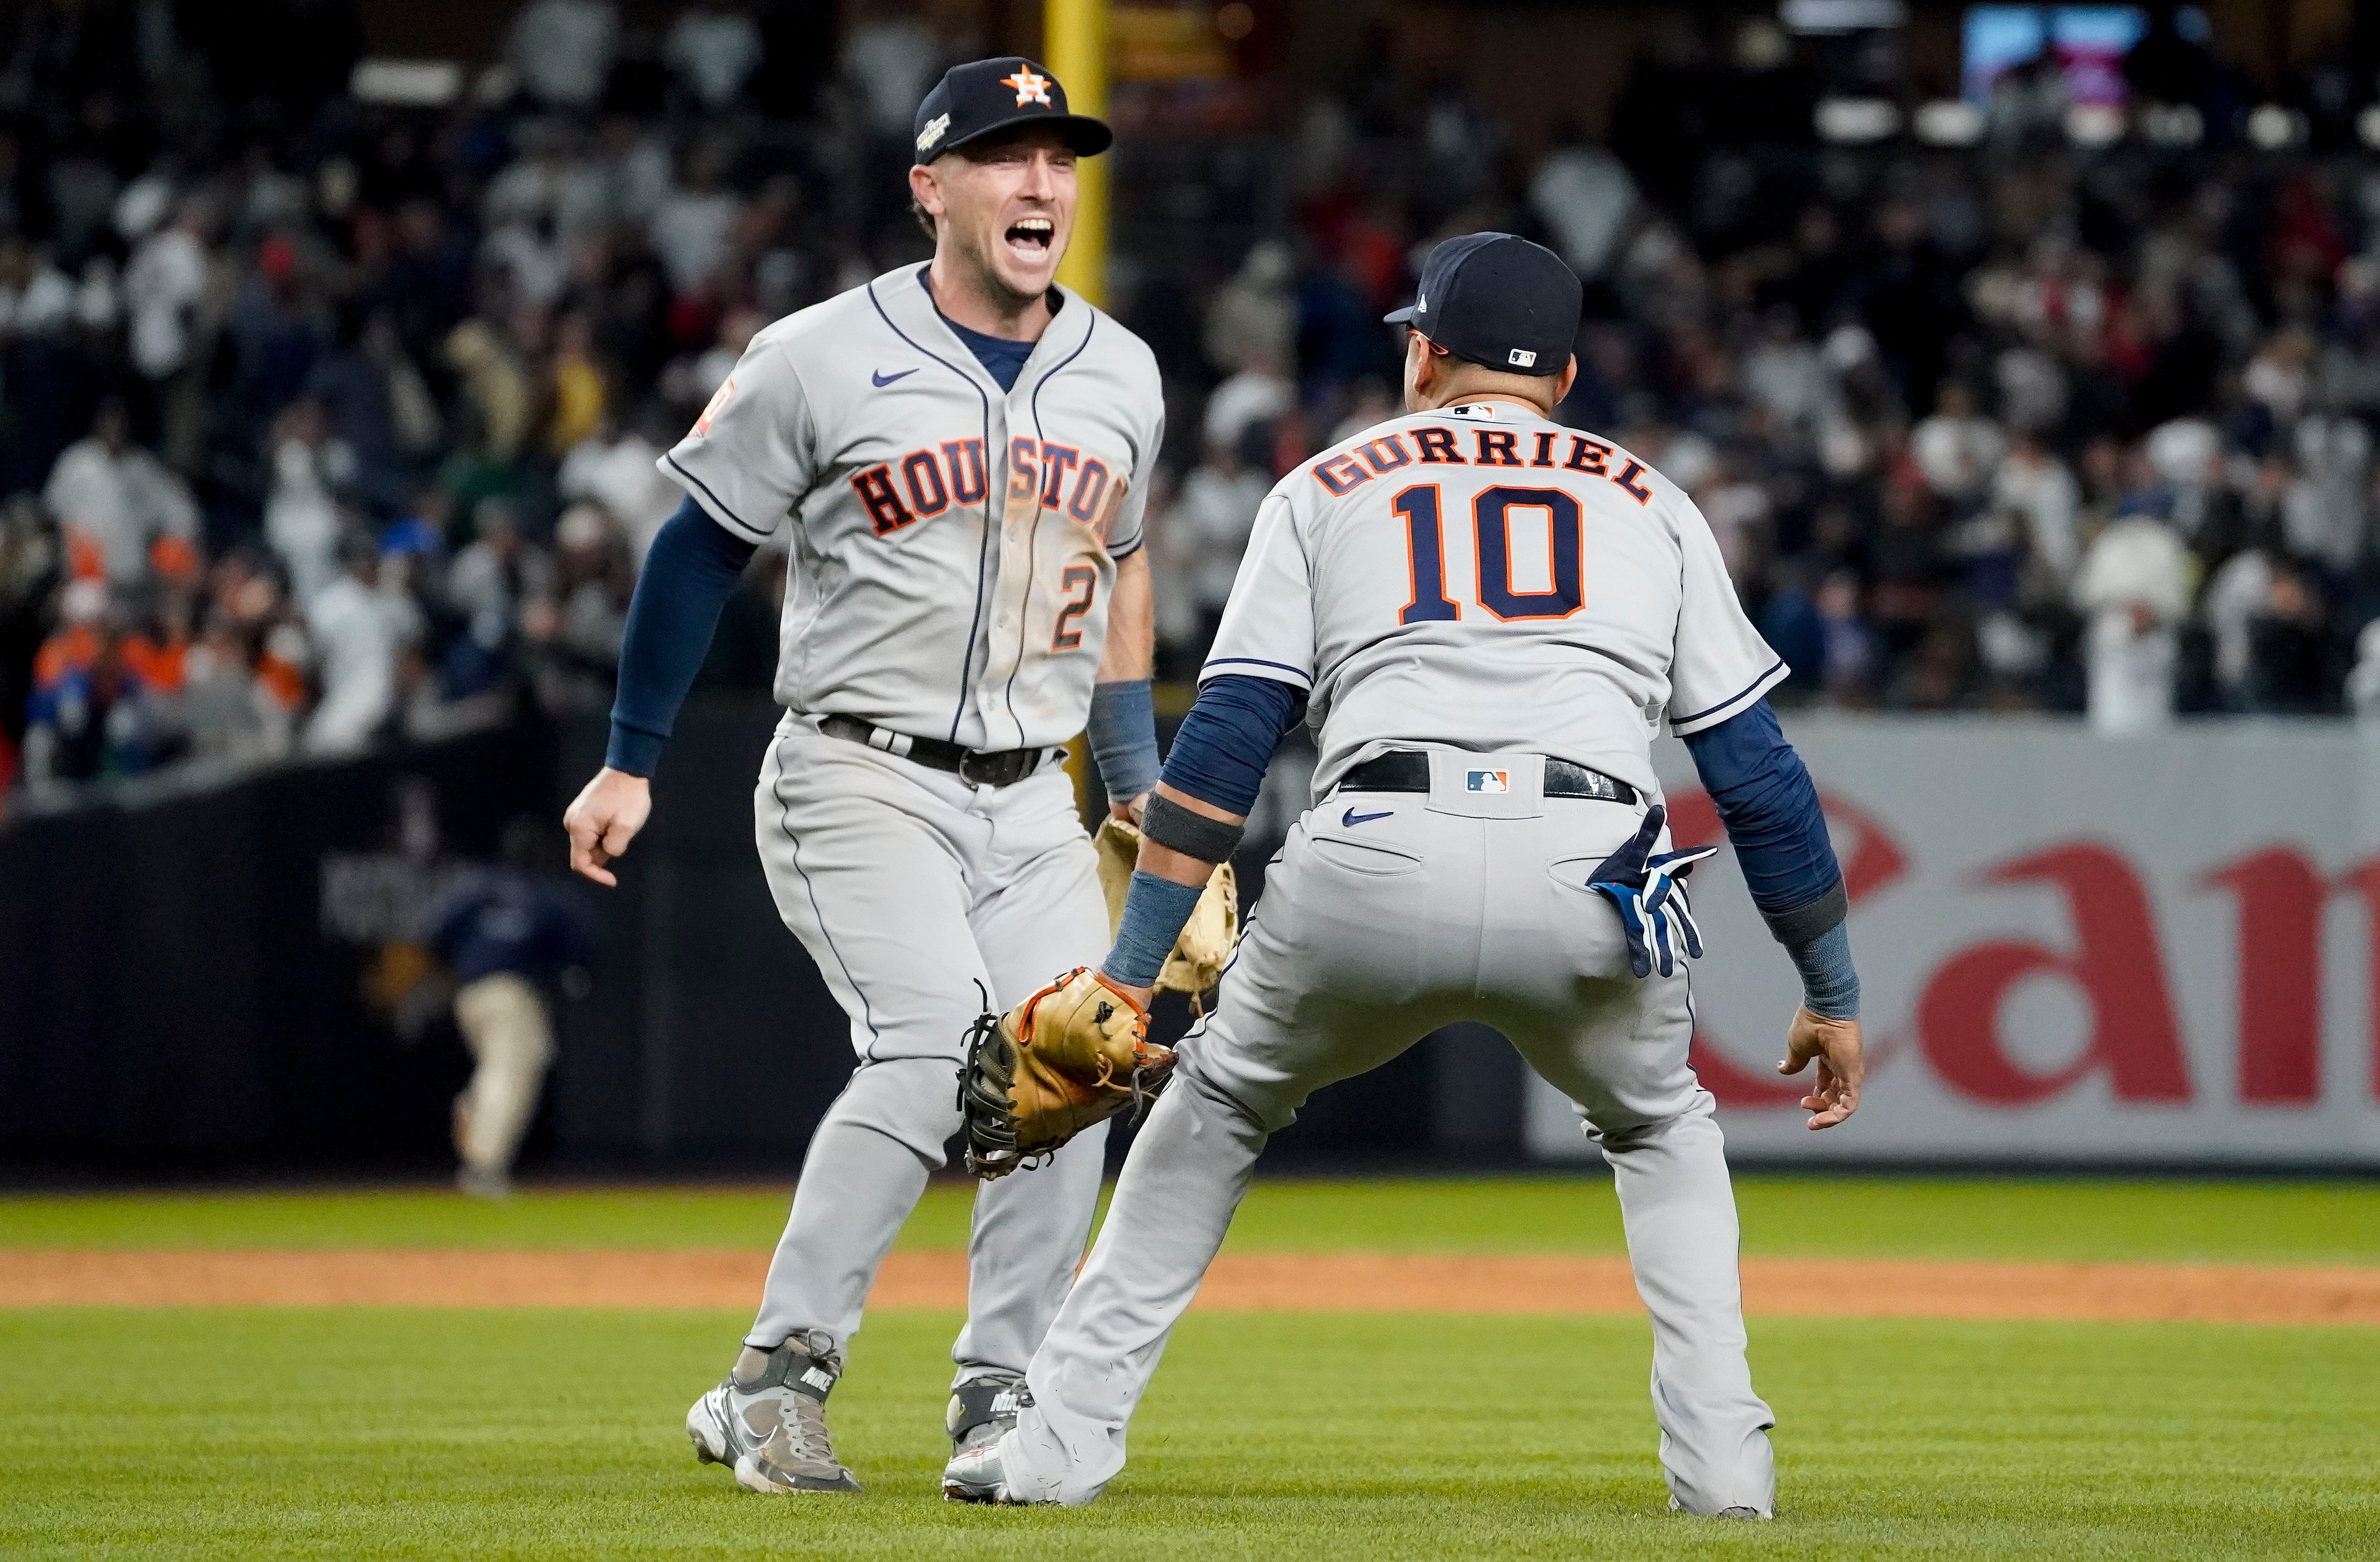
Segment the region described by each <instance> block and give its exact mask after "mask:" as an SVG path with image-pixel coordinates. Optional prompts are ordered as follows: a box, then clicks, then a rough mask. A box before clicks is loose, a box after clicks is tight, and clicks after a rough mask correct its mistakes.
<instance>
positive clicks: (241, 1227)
mask: <svg viewBox="0 0 2380 1562" xmlns="http://www.w3.org/2000/svg"><path fill="white" fill-rule="evenodd" d="M1737 1195H1738V1201H1739V1202H1740V1204H1741V1206H1742V1209H1743V1245H1744V1251H1747V1252H1753V1253H1771V1254H1779V1255H1787V1254H1806V1255H1811V1256H1837V1257H1913V1258H1979V1259H1994V1258H1997V1259H2031V1260H2059V1259H2070V1260H2116V1259H2129V1260H2142V1261H2163V1262H2180V1263H2187V1262H2206V1263H2380V1183H2372V1182H2338V1181H2303V1182H2291V1181H2202V1180H2186V1179H2175V1180H2155V1179H2112V1178H2109V1179H2088V1180H2072V1181H2068V1180H2055V1181H2052V1180H2029V1179H2022V1178H1888V1177H1818V1176H1779V1175H1760V1176H1747V1177H1743V1178H1739V1179H1738V1180H1737ZM786 1197H787V1193H786V1190H782V1189H770V1188H709V1187H694V1188H678V1187H657V1188H629V1189H583V1190H577V1189H558V1190H539V1189H531V1190H525V1191H523V1192H521V1193H520V1194H519V1195H517V1196H516V1197H515V1198H514V1199H512V1200H511V1201H509V1202H504V1203H501V1204H491V1203H485V1202H479V1201H475V1200H466V1199H463V1198H460V1197H458V1196H456V1195H455V1194H453V1193H451V1192H447V1191H444V1190H419V1189H364V1190H320V1191H306V1192H243V1193H183V1192H169V1193H105V1194H93V1195H73V1196H42V1195H18V1196H10V1197H0V1248H11V1247H15V1248H83V1247H95V1248H118V1249H135V1248H352V1247H376V1248H386V1247H398V1248H404V1247H436V1248H574V1247H575V1248H599V1247H607V1248H642V1249H686V1248H750V1249H759V1248H765V1247H767V1246H769V1245H770V1244H771V1242H773V1241H774V1240H775V1239H776V1237H777V1233H778V1231H779V1229H780V1228H781V1227H782V1226H783V1224H784V1216H785V1201H786ZM971 1197H972V1193H971V1190H969V1189H968V1188H966V1187H965V1186H964V1185H960V1184H953V1183H938V1184H936V1185H935V1186H934V1187H933V1188H931V1189H929V1190H928V1192H927V1195H926V1197H925V1199H924V1201H923V1202H920V1204H919V1205H918V1208H917V1214H916V1215H914V1216H913V1217H912V1218H911V1219H910V1222H909V1224H908V1226H907V1228H906V1229H905V1231H904V1232H903V1233H902V1238H901V1244H902V1245H903V1246H904V1247H909V1248H935V1249H943V1250H951V1249H957V1248H963V1247H965V1244H966V1225H967V1211H968V1208H969V1201H970V1199H971ZM1231 1245H1232V1247H1233V1249H1234V1250H1237V1251H1267V1250H1270V1251H1351V1250H1352V1251H1383V1252H1547V1253H1562V1252H1581V1253H1616V1252H1619V1251H1622V1245H1621V1232H1620V1212H1619V1207H1618V1205H1617V1204H1616V1203H1615V1202H1614V1201H1613V1198H1612V1193H1611V1185H1610V1182H1609V1179H1608V1178H1603V1177H1600V1176H1595V1175H1572V1176H1544V1177H1497V1178H1374V1179H1341V1178H1318V1179H1302V1178H1279V1179H1272V1180H1260V1181H1258V1182H1257V1186H1256V1188H1255V1189H1254V1190H1252V1191H1251V1192H1250V1193H1249V1195H1248V1198H1247V1202H1245V1204H1244V1205H1242V1207H1241V1210H1240V1214H1239V1218H1238V1220H1237V1222H1236V1223H1235V1224H1234V1226H1233V1231H1232V1238H1231Z"/></svg>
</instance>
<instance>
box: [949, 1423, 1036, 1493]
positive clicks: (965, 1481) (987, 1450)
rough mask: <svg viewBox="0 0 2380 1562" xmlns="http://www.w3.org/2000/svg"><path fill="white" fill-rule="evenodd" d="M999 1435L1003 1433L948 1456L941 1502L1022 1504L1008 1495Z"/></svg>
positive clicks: (995, 1434)
mask: <svg viewBox="0 0 2380 1562" xmlns="http://www.w3.org/2000/svg"><path fill="white" fill-rule="evenodd" d="M1001 1436H1002V1434H1000V1433H996V1432H995V1433H994V1434H992V1435H991V1437H990V1439H989V1440H987V1441H984V1442H979V1443H977V1444H976V1445H974V1446H972V1447H968V1448H963V1449H961V1450H960V1451H959V1452H957V1453H955V1454H953V1455H952V1456H951V1462H950V1463H949V1464H947V1465H945V1466H944V1467H943V1468H942V1500H943V1501H944V1502H977V1503H990V1504H993V1505H996V1506H998V1507H1021V1506H1023V1505H1022V1504H1020V1503H1018V1501H1017V1499H1016V1498H1015V1497H1014V1496H1013V1495H1010V1494H1009V1490H1008V1476H1007V1473H1006V1471H1004V1470H1002V1468H1001V1463H1000V1439H1001Z"/></svg>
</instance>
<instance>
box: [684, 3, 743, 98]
mask: <svg viewBox="0 0 2380 1562" xmlns="http://www.w3.org/2000/svg"><path fill="white" fill-rule="evenodd" d="M668 53H669V63H670V68H671V69H672V70H674V71H675V72H676V73H677V74H678V77H679V79H681V80H683V81H684V82H685V83H686V86H687V87H689V88H690V89H692V91H693V92H694V96H695V100H696V101H697V102H698V103H699V104H702V106H703V107H705V108H708V109H714V110H715V109H722V108H726V107H728V106H729V105H730V104H734V103H735V100H736V99H737V98H739V97H741V96H742V95H743V92H744V83H746V82H747V81H749V80H750V79H752V72H753V71H755V70H757V69H759V66H760V57H761V53H762V45H761V43H760V29H759V26H758V25H756V24H755V23H754V22H753V20H752V18H750V17H749V16H747V15H746V14H745V13H744V12H743V11H741V10H739V9H737V8H735V6H728V5H724V4H722V3H720V0H696V3H695V4H693V5H690V6H687V7H686V9H685V10H683V11H680V12H679V13H678V15H677V20H675V21H674V22H672V23H671V24H670V31H669V47H668Z"/></svg>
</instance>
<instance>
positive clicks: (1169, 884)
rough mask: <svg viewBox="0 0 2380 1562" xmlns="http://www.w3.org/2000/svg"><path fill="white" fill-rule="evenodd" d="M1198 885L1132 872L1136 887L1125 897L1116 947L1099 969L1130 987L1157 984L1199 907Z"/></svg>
mask: <svg viewBox="0 0 2380 1562" xmlns="http://www.w3.org/2000/svg"><path fill="white" fill-rule="evenodd" d="M1204 893H1205V889H1204V888H1203V886H1201V885H1187V884H1175V883H1174V882H1173V881H1172V879H1161V878H1159V877H1158V876H1157V875H1156V874H1155V873H1143V872H1142V871H1141V870H1140V869H1138V868H1135V869H1134V870H1133V871H1132V888H1131V889H1130V890H1129V891H1128V892H1126V894H1125V895H1124V897H1123V921H1121V922H1119V923H1118V924H1117V925H1116V939H1115V947H1114V948H1112V949H1111V950H1109V951H1108V958H1106V960H1104V961H1102V962H1101V963H1100V966H1099V969H1100V970H1104V971H1106V972H1107V973H1108V974H1109V975H1110V976H1111V977H1113V978H1114V979H1115V980H1116V981H1118V982H1123V984H1124V985H1125V986H1127V987H1154V986H1155V985H1157V973H1158V972H1159V971H1160V970H1164V969H1165V958H1166V957H1167V956H1168V955H1171V954H1172V953H1173V946H1174V943H1175V941H1177V940H1178V939H1180V938H1181V936H1182V926H1183V924H1184V922H1187V921H1189V920H1190V913H1191V912H1192V911H1195V910H1196V909H1198V897H1199V896H1200V895H1202V894H1204Z"/></svg>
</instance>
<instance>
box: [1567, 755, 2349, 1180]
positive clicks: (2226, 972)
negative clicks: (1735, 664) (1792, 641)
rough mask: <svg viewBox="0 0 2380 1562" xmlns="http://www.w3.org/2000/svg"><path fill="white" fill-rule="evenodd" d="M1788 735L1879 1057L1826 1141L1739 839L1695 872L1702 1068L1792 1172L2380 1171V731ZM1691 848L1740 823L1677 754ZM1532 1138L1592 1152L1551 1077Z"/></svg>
mask: <svg viewBox="0 0 2380 1562" xmlns="http://www.w3.org/2000/svg"><path fill="white" fill-rule="evenodd" d="M1789 731H1790V733H1791V737H1792V738H1793V740H1794V742H1795V744H1796V746H1797V747H1798V748H1799V749H1800V750H1801V751H1802V753H1803V757H1804V758H1805V759H1806V760H1807V761H1808V763H1809V765H1810V769H1811V772H1812V774H1813V775H1815V777H1816V779H1817V783H1818V789H1819V792H1820V794H1821V795H1822V797H1823V798H1824V799H1825V802H1826V806H1827V812H1828V820H1829V822H1830V824H1832V825H1833V830H1834V837H1835V848H1836V852H1837V855H1838V856H1839V857H1840V859H1841V861H1842V864H1843V870H1844V876H1845V879H1846V881H1847V887H1848V888H1849V891H1850V895H1851V900H1852V924H1851V925H1852V947H1853V949H1854V951H1855V952H1856V954H1857V957H1858V960H1859V969H1860V975H1861V979H1862V982H1863V986H1864V1000H1863V1018H1864V1020H1865V1022H1866V1026H1867V1035H1868V1046H1869V1056H1870V1059H1871V1069H1870V1074H1869V1082H1868V1090H1867V1093H1866V1096H1865V1100H1864V1104H1863V1105H1862V1107H1861V1111H1860V1114H1859V1116H1858V1117H1857V1118H1856V1119H1854V1121H1853V1122H1852V1124H1851V1125H1850V1126H1848V1127H1846V1128H1845V1129H1840V1130H1838V1131H1836V1132H1833V1133H1828V1134H1811V1133H1808V1132H1807V1131H1806V1130H1804V1129H1803V1126H1802V1122H1803V1117H1804V1116H1805V1114H1804V1113H1803V1112H1802V1111H1801V1110H1800V1109H1799V1107H1798V1106H1797V1105H1796V1104H1795V1103H1796V1102H1797V1101H1798V1099H1799V1097H1800V1095H1801V1093H1802V1092H1801V1088H1800V1087H1799V1085H1798V1084H1794V1083H1789V1082H1785V1081H1781V1080H1779V1079H1778V1078H1777V1076H1776V1074H1775V1073H1774V1071H1773V1068H1774V1064H1775V1061H1776V1059H1777V1057H1778V1056H1779V1053H1780V1051H1781V1046H1780V1041H1779V1038H1780V1036H1781V1034H1782V1031H1783V1025H1784V1020H1785V1018H1786V1016H1787V1015H1788V1014H1790V1013H1791V1008H1792V1005H1793V1003H1794V1000H1795V996H1796V995H1797V993H1798V990H1799V989H1798V984H1797V983H1796V982H1795V980H1794V977H1793V973H1792V970H1791V968H1790V967H1789V966H1788V965H1787V963H1786V961H1785V958H1784V956H1783V954H1782V953H1781V952H1780V951H1779V949H1778V948H1777V947H1776V946H1775V945H1774V944H1773V943H1772V942H1771V941H1770V940H1769V937H1768V934H1767V930H1766V928H1765V927H1764V926H1763V924H1762V923H1761V921H1760V920H1759V917H1758V916H1757V914H1756V913H1755V911H1754V910H1753V909H1752V905H1751V902H1750V900H1749V899H1748V898H1747V897H1746V896H1745V894H1744V891H1743V881H1742V879H1741V877H1740V876H1739V875H1738V874H1737V873H1736V872H1735V869H1734V865H1733V860H1732V857H1731V855H1730V854H1728V853H1722V854H1721V855H1720V856H1719V857H1718V858H1717V859H1716V860H1713V861H1712V862H1710V863H1708V864H1707V865H1706V866H1705V867H1704V868H1703V869H1701V870H1699V871H1698V872H1697V873H1696V874H1695V877H1694V880H1693V884H1692V889H1693V896H1694V912H1695V915H1696V917H1697V919H1698V920H1699V921H1700V922H1701V925H1702V927H1703V930H1704V934H1705V936H1706V941H1707V946H1708V951H1709V952H1708V954H1707V956H1706V958H1704V959H1702V960H1700V961H1697V962H1695V964H1694V999H1695V1010H1696V1015H1697V1019H1698V1029H1697V1034H1696V1040H1695V1056H1694V1062H1695V1065H1696V1068H1697V1069H1698V1071H1699V1072H1700V1074H1701V1076H1702V1080H1703V1083H1704V1084H1705V1085H1706V1086H1707V1087H1708V1088H1709V1090H1710V1091H1711V1092H1712V1093H1713V1094H1714V1095H1715V1096H1717V1097H1718V1101H1719V1104H1720V1120H1721V1122H1722V1123H1723V1124H1724V1125H1725V1128H1726V1130H1727V1135H1728V1141H1729V1144H1730V1149H1731V1150H1732V1151H1734V1152H1735V1153H1738V1154H1739V1155H1743V1156H1745V1157H1750V1158H1757V1159H1760V1160H1764V1161H1774V1160H1779V1159H1786V1158H1802V1157H1807V1158H1808V1159H1810V1160H1811V1161H1813V1162H1818V1161H1828V1162H1840V1161H1847V1160H1855V1159H1889V1160H1902V1161H1911V1160H1935V1161H1944V1162H1973V1163H1982V1162H2004V1163H2023V1162H2038V1163H2044V1164H2048V1163H2060V1164H2073V1163H2086V1162H2109V1163H2119V1162H2120V1163H2132V1164H2140V1165H2152V1164H2155V1165H2183V1164H2193V1163H2194V1164H2204V1165H2273V1166H2286V1165H2313V1164H2325V1165H2342V1164H2346V1165H2380V735H2375V736H2370V737H2367V736H2364V735H2362V734H2360V733H2359V732H2358V731H2357V730H2356V729H2355V728H2354V727H2352V726H2347V725H2344V724H2338V723H2320V724H2317V723H2302V724H2301V723H2289V724H2265V723H2240V722H2224V723H2211V724H2206V725H2192V726H2182V727H2180V728H2177V729H2175V730H2174V731H2172V732H2171V733H2169V734H2167V735H2164V736H2159V737H2154V738H2131V739H2108V738H2096V737H2094V736H2092V735H2091V734H2090V733H2088V732H2086V731H2084V730H2083V728H2082V727H2081V726H2079V725H2069V724H2066V723H2062V722H2054V721H2047V720H2034V719H2014V720H1991V719H1977V720H1963V719H1961V720H1943V719H1940V718H1924V719H1918V718H1911V719H1896V718H1877V717H1867V718H1861V719H1858V720H1849V719H1809V720H1803V721H1798V722H1795V723H1793V724H1791V726H1790V728H1789ZM1658 758H1659V763H1660V765H1661V771H1662V776H1663V780H1664V783H1665V784H1666V786H1667V787H1669V789H1670V809H1671V814H1672V817H1673V819H1674V820H1675V822H1676V836H1677V840H1678V843H1679V844H1680V845H1681V846H1685V845H1692V844H1697V843H1700V842H1702V841H1706V840H1718V839H1721V838H1723V837H1722V835H1721V832H1720V829H1719V826H1718V819H1717V817H1716V816H1715V814H1714V812H1713V811H1712V809H1711V805H1710V801H1709V799H1707V798H1706V797H1705V796H1704V795H1703V794H1702V792H1701V790H1700V788H1699V787H1697V786H1696V785H1695V784H1694V768H1693V765H1692V763H1691V762H1690V761H1689V760H1688V759H1687V757H1686V755H1685V752H1684V750H1683V749H1682V748H1681V747H1680V746H1679V745H1676V744H1674V743H1664V744H1662V745H1661V749H1660V753H1659V756H1658ZM1532 1092H1533V1093H1532V1096H1531V1100H1530V1104H1529V1112H1528V1136H1529V1144H1530V1148H1531V1151H1532V1152H1533V1153H1535V1154H1536V1155H1539V1156H1541V1157H1544V1158H1547V1159H1573V1158H1577V1157H1580V1156H1583V1155H1587V1154H1591V1153H1592V1150H1591V1148H1590V1147H1589V1146H1588V1145H1587V1144H1586V1143H1585V1141H1584V1139H1583V1138H1582V1137H1581V1136H1580V1134H1579V1131H1578V1129H1577V1127H1576V1124H1575V1119H1574V1117H1573V1116H1572V1114H1571V1113H1570V1112H1569V1109H1568V1105H1567V1104H1566V1103H1564V1102H1562V1101H1561V1100H1560V1098H1559V1097H1557V1096H1555V1095H1554V1094H1553V1093H1552V1092H1550V1091H1548V1090H1547V1089H1545V1088H1544V1087H1543V1086H1542V1085H1537V1084H1535V1082H1534V1081H1533V1083H1532Z"/></svg>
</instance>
